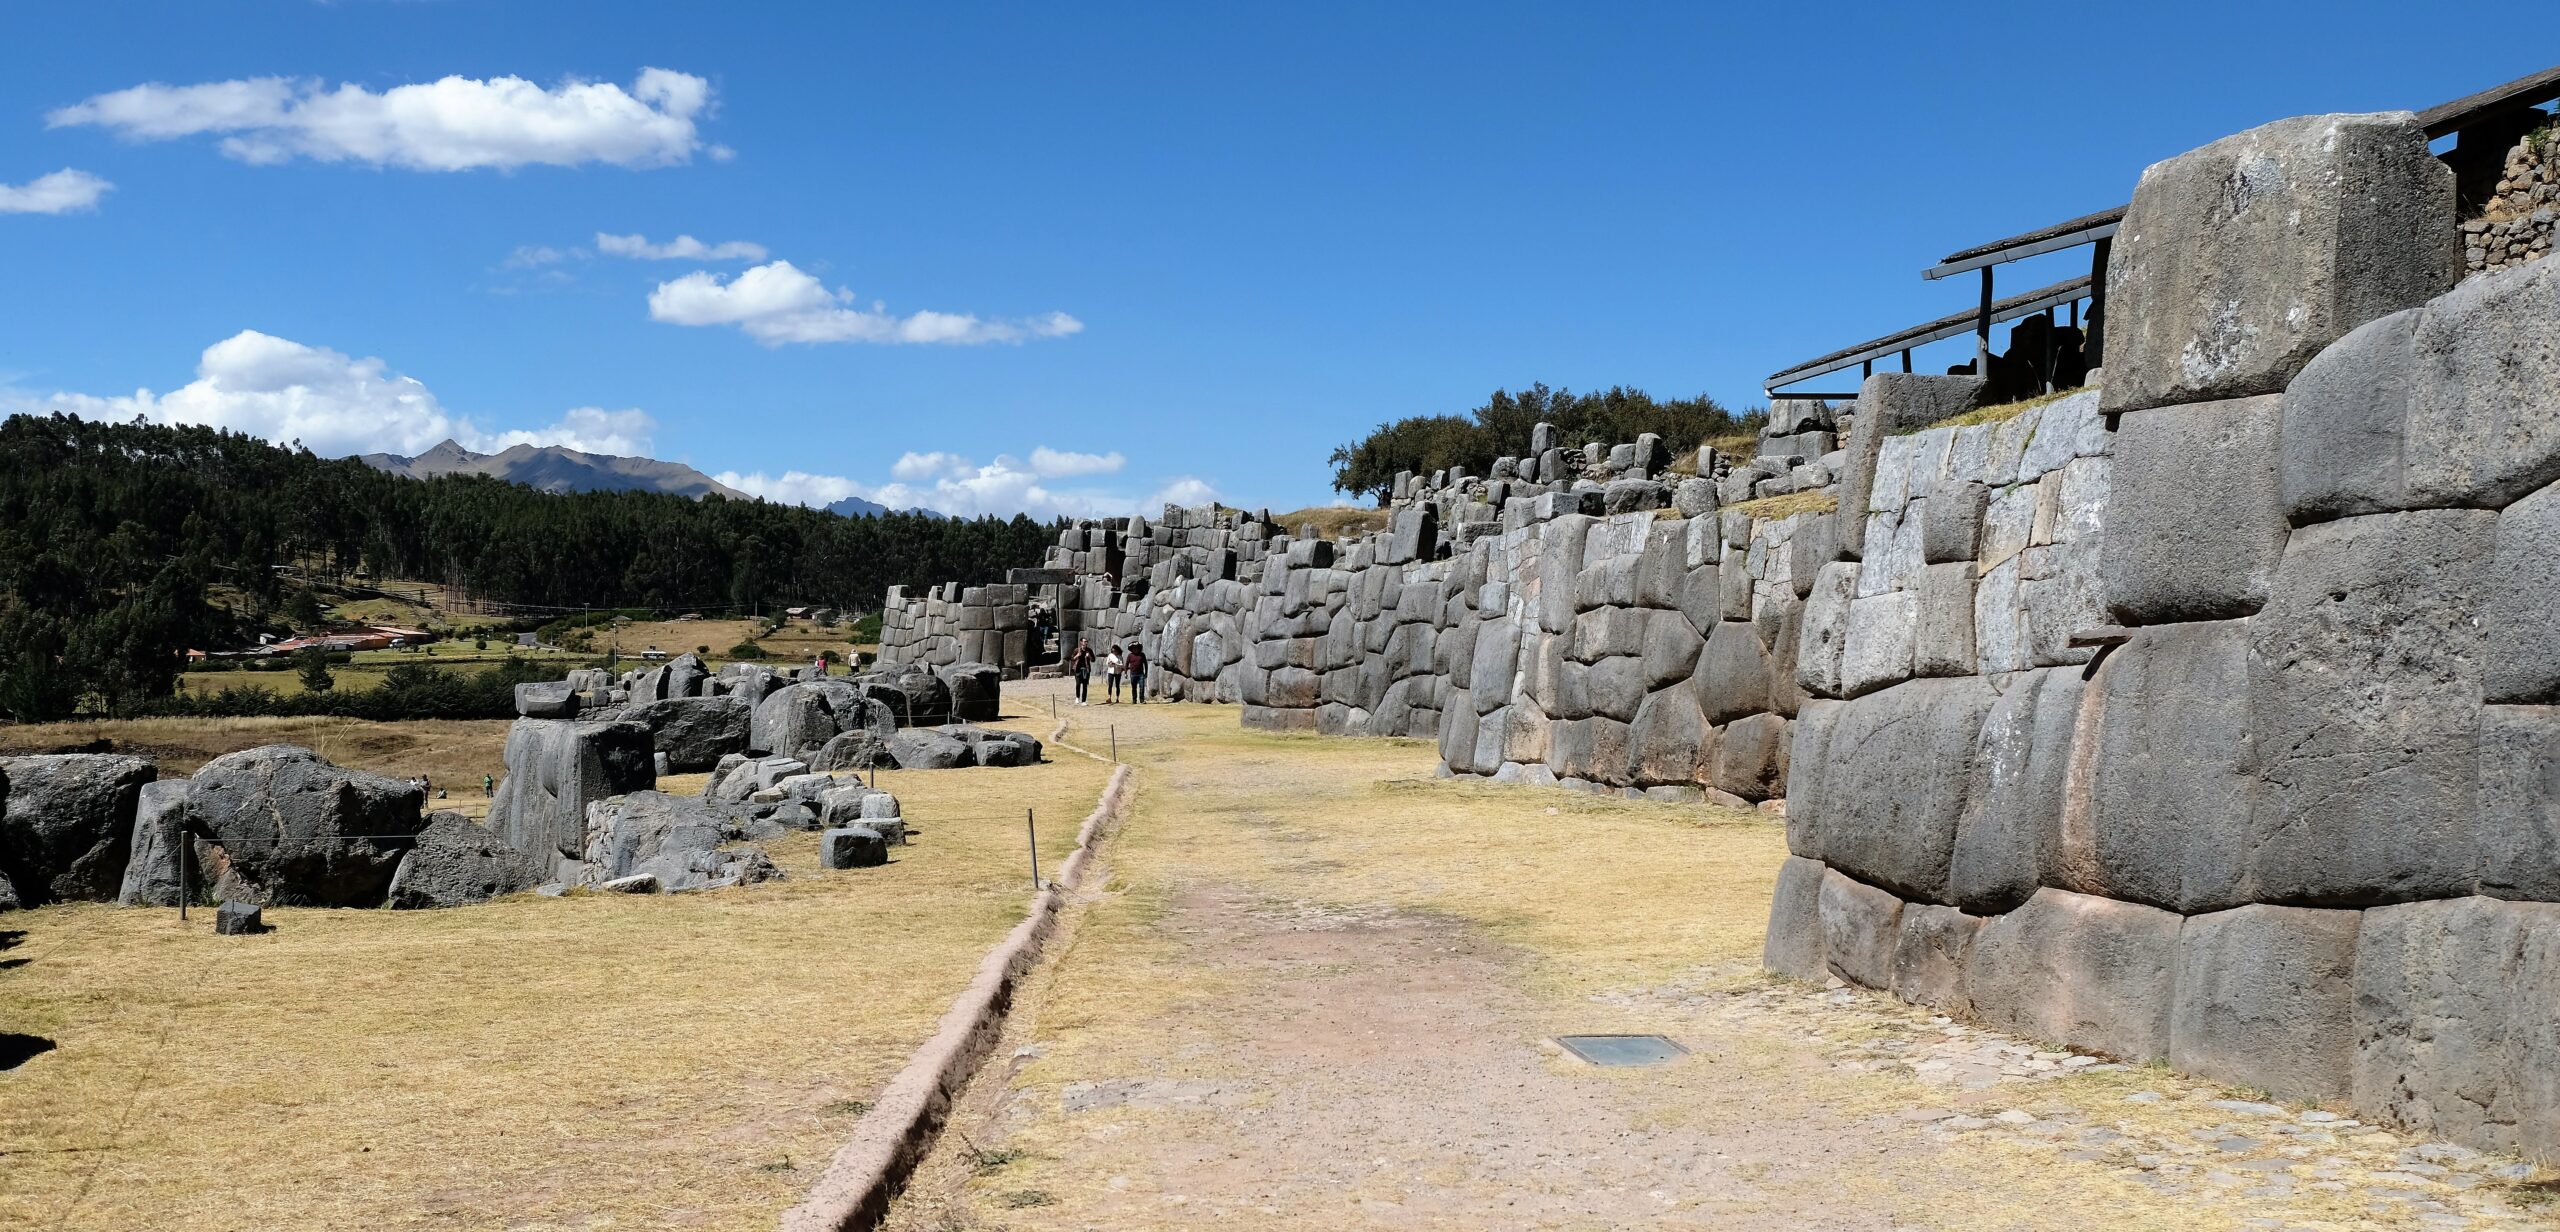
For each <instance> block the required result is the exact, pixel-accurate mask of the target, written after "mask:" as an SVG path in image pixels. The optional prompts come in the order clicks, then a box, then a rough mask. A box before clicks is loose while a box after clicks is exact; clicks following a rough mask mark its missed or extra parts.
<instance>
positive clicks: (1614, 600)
mask: <svg viewBox="0 0 2560 1232" xmlns="http://www.w3.org/2000/svg"><path fill="white" fill-rule="evenodd" d="M1637 559H1638V557H1637V556H1635V555H1633V554H1627V555H1611V556H1609V557H1607V558H1606V559H1602V560H1594V561H1591V562H1590V563H1588V564H1586V565H1584V566H1583V567H1582V575H1581V577H1580V578H1578V579H1577V580H1576V582H1575V585H1574V605H1575V606H1576V607H1578V608H1580V609H1581V610H1583V611H1584V612H1590V611H1593V610H1596V609H1600V608H1615V607H1634V606H1635V604H1636V561H1637Z"/></svg>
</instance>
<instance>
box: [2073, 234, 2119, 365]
mask: <svg viewBox="0 0 2560 1232" xmlns="http://www.w3.org/2000/svg"><path fill="white" fill-rule="evenodd" d="M2115 248H2116V242H2115V240H2114V239H2113V238H2108V239H2103V240H2099V241H2098V242H2097V243H2095V244H2092V245H2090V246H2089V336H2088V337H2087V338H2084V339H2082V340H2081V342H2080V353H2081V354H2083V355H2086V356H2088V357H2089V366H2090V367H2091V368H2097V367H2101V366H2103V365H2104V364H2105V363H2106V362H2107V257H2108V255H2109V254H2111V253H2113V252H2114V251H2115Z"/></svg>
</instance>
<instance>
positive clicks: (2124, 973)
mask: <svg viewBox="0 0 2560 1232" xmlns="http://www.w3.org/2000/svg"><path fill="white" fill-rule="evenodd" d="M2178 925H2179V919H2178V917H2177V916H2175V915H2172V914H2170V913H2168V912H2166V911H2161V910H2159V909H2157V908H2153V907H2145V906H2141V905H2139V904H2136V903H2126V902H2117V901H2115V900H2113V899H2107V898H2096V897H2092V896H2090V895H2085V894H2073V893H2071V892H2070V891H2068V890H2055V889H2050V888H2048V889H2042V890H2038V891H2036V894H2035V897H2033V898H2030V899H2028V900H2027V904H2026V905H2025V906H2023V907H2020V908H2018V909H2017V910H2015V911H2012V912H2009V913H2008V914H2006V915H2002V916H1997V917H1994V918H1993V919H1992V920H1991V921H1990V922H1989V923H1987V924H1985V925H1983V927H1982V931H1981V932H1979V933H1978V934H1976V935H1975V937H1974V942H1973V955H1972V957H1971V958H1970V959H1969V960H1968V961H1967V962H1966V964H1965V981H1964V991H1965V998H1966V1000H1968V1001H1969V1002H1971V1004H1972V1006H1973V1013H1974V1016H1975V1017H1977V1018H1979V1019H1981V1020H1982V1021H1984V1022H1987V1023H1990V1024H1991V1025H1993V1026H1996V1027H2000V1028H2002V1029H2004V1030H2009V1031H2014V1032H2017V1033H2018V1034H2021V1035H2025V1036H2029V1037H2031V1038H2035V1039H2042V1040H2050V1041H2052V1042H2054V1043H2057V1044H2066V1045H2069V1046H2071V1047H2073V1048H2080V1049H2085V1050H2088V1051H2091V1052H2098V1053H2104V1054H2106V1055H2108V1056H2112V1057H2115V1058H2118V1059H2119V1060H2124V1061H2132V1062H2137V1063H2140V1062H2148V1061H2156V1060H2159V1059H2161V1058H2164V1057H2166V1056H2167V1055H2168V1054H2169V1039H2170V1033H2169V1024H2170V1020H2171V1012H2172V1010H2173V1008H2174V1005H2175V999H2176V985H2177V962H2178Z"/></svg>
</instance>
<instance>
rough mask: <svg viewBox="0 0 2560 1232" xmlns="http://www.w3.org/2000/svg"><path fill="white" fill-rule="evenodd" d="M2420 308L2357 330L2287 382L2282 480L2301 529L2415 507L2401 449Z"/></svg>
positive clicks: (2279, 454)
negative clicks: (2333, 519) (2303, 526)
mask: <svg viewBox="0 0 2560 1232" xmlns="http://www.w3.org/2000/svg"><path fill="white" fill-rule="evenodd" d="M2419 311H2420V310H2418V309H2415V308H2411V309H2406V310H2404V311H2400V312H2395V313H2392V314H2390V315H2389V316H2385V317H2381V318H2379V319H2376V320H2372V321H2368V322H2366V323H2364V324H2362V325H2359V326H2357V327H2356V328H2355V329H2354V330H2353V331H2351V332H2350V333H2348V334H2347V336H2346V337H2344V338H2341V339H2339V340H2338V341H2336V342H2334V343H2331V344H2330V346H2329V349H2327V350H2325V351H2322V352H2320V354H2319V355H2318V356H2317V357H2315V358H2314V359H2312V361H2311V362H2310V363H2309V364H2306V365H2304V366H2303V369H2302V372H2301V373H2300V375H2297V376H2295V377H2294V378H2293V384H2291V385H2289V386H2287V387H2286V389H2285V405H2286V406H2287V407H2288V408H2289V413H2287V414H2286V415H2285V416H2284V417H2283V420H2284V423H2283V428H2282V430H2281V432H2280V433H2279V434H2278V437H2277V447H2276V458H2277V471H2278V484H2277V486H2278V489H2279V491H2280V492H2281V493H2282V495H2283V501H2284V513H2285V517H2286V518H2287V519H2288V520H2290V521H2291V522H2293V523H2294V524H2295V525H2302V524H2305V523H2310V522H2325V521H2328V520H2330V519H2331V518H2344V517H2353V516H2355V515H2357V514H2363V513H2387V512H2390V511H2392V510H2397V509H2407V508H2410V507H2411V506H2410V500H2409V481H2408V475H2407V464H2406V461H2405V457H2404V455H2405V452H2406V448H2407V441H2408V423H2409V391H2410V386H2411V384H2412V380H2413V378H2414V376H2415V374H2416V370H2417V356H2416V353H2415V351H2414V349H2413V347H2412V341H2413V339H2414V338H2415V337H2416V335H2417V331H2418V316H2419Z"/></svg>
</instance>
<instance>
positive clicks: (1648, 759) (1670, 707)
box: [1627, 688, 1708, 785]
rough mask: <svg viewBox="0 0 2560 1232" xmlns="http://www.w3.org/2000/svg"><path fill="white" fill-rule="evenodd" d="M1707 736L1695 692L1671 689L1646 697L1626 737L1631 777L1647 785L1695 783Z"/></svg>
mask: <svg viewBox="0 0 2560 1232" xmlns="http://www.w3.org/2000/svg"><path fill="white" fill-rule="evenodd" d="M1707 735H1708V731H1707V724H1706V720H1705V719H1704V718H1703V717H1701V716H1700V715H1699V713H1698V699H1697V695H1696V694H1695V693H1694V692H1692V691H1691V690H1688V689H1685V688H1669V689H1657V690H1655V691H1654V692H1652V693H1648V694H1646V695H1645V699H1644V704H1643V705H1641V706H1639V707H1637V709H1636V719H1635V727H1634V730H1633V731H1631V732H1630V733H1629V734H1628V738H1627V739H1628V753H1627V756H1628V765H1627V770H1628V777H1629V778H1630V779H1631V780H1632V781H1633V782H1636V783H1638V784H1645V785H1651V784H1656V783H1662V784H1672V783H1680V784H1686V783H1694V782H1696V781H1697V780H1698V778H1699V777H1700V775H1699V766H1700V761H1699V748H1700V745H1701V742H1702V741H1704V740H1705V738H1706V737H1707Z"/></svg>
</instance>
